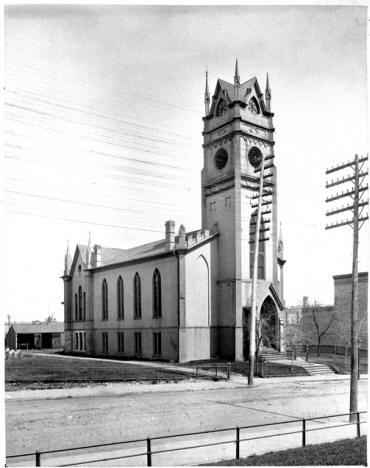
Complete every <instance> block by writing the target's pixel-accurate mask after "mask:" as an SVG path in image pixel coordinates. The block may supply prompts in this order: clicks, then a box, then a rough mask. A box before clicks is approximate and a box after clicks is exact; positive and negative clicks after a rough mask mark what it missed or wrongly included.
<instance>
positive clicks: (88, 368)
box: [88, 366, 91, 380]
mask: <svg viewBox="0 0 370 468" xmlns="http://www.w3.org/2000/svg"><path fill="white" fill-rule="evenodd" d="M88 369H89V380H90V379H91V377H90V366H89V367H88Z"/></svg>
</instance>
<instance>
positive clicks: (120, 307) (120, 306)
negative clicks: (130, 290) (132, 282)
mask: <svg viewBox="0 0 370 468" xmlns="http://www.w3.org/2000/svg"><path fill="white" fill-rule="evenodd" d="M117 317H118V320H123V318H124V302H123V279H122V276H119V277H118V280H117Z"/></svg>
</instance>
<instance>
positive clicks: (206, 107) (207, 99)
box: [204, 68, 210, 116]
mask: <svg viewBox="0 0 370 468" xmlns="http://www.w3.org/2000/svg"><path fill="white" fill-rule="evenodd" d="M209 103H210V97H209V89H208V70H207V68H206V91H205V93H204V111H205V114H206V116H207V115H208V114H209Z"/></svg>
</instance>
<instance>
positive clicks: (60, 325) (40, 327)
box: [9, 322, 64, 334]
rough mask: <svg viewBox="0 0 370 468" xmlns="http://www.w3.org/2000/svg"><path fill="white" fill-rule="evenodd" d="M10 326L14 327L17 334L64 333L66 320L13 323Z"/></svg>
mask: <svg viewBox="0 0 370 468" xmlns="http://www.w3.org/2000/svg"><path fill="white" fill-rule="evenodd" d="M10 328H13V329H14V331H15V332H16V333H17V334H20V333H27V334H33V333H63V332H64V322H41V323H12V324H11V326H10ZM9 330H10V329H9Z"/></svg>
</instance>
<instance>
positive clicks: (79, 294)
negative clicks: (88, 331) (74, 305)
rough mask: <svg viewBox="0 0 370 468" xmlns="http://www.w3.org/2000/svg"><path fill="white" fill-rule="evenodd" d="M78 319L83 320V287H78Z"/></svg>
mask: <svg viewBox="0 0 370 468" xmlns="http://www.w3.org/2000/svg"><path fill="white" fill-rule="evenodd" d="M78 320H82V288H81V286H79V288H78Z"/></svg>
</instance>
